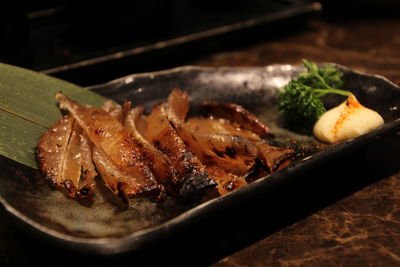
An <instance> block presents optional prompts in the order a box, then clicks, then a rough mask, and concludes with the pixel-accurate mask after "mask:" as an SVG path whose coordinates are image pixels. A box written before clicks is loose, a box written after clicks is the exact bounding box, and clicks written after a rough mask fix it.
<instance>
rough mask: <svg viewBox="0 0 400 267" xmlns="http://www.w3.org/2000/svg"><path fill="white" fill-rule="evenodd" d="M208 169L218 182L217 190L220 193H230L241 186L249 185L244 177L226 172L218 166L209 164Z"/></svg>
mask: <svg viewBox="0 0 400 267" xmlns="http://www.w3.org/2000/svg"><path fill="white" fill-rule="evenodd" d="M207 171H208V173H209V174H210V176H211V177H213V179H214V181H215V182H216V183H217V187H216V188H217V190H218V193H219V194H220V195H225V194H227V193H230V192H232V191H234V190H236V189H238V188H240V187H243V186H245V185H247V182H246V180H245V179H244V177H241V176H237V175H234V174H233V173H229V172H226V171H225V170H223V169H221V168H220V167H218V166H215V165H211V166H207Z"/></svg>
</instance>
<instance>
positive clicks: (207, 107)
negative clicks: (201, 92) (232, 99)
mask: <svg viewBox="0 0 400 267" xmlns="http://www.w3.org/2000/svg"><path fill="white" fill-rule="evenodd" d="M201 108H202V111H203V112H204V113H205V114H206V115H210V116H213V117H217V118H223V119H227V120H229V121H231V122H235V123H237V124H238V125H240V126H241V127H242V128H244V129H246V130H249V131H252V132H253V133H255V134H257V135H259V136H261V137H272V136H273V135H272V133H271V131H270V129H269V128H268V127H267V126H266V125H264V124H263V123H262V122H261V121H260V120H258V119H257V118H256V117H255V116H254V115H253V114H252V113H251V112H250V111H248V110H247V109H245V108H244V107H242V106H240V105H237V104H233V103H226V102H212V101H208V102H204V103H202V105H201Z"/></svg>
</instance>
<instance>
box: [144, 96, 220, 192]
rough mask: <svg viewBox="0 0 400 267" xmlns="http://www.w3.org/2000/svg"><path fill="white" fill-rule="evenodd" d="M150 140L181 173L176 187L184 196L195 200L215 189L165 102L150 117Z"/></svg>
mask: <svg viewBox="0 0 400 267" xmlns="http://www.w3.org/2000/svg"><path fill="white" fill-rule="evenodd" d="M146 138H147V140H148V141H149V142H150V143H151V144H152V145H154V146H155V147H156V148H157V149H158V150H160V151H161V152H162V153H164V154H165V155H166V156H167V157H168V158H169V159H170V161H171V163H172V165H173V167H174V168H175V170H176V172H177V175H176V178H177V180H176V181H174V187H175V188H176V189H175V190H176V191H177V192H178V195H179V196H180V197H182V198H190V197H192V196H194V197H195V195H199V194H200V193H201V192H203V191H204V189H206V188H208V187H210V186H214V183H213V182H212V180H211V179H210V178H209V176H208V174H207V172H206V170H205V167H204V165H203V164H202V163H201V161H200V160H199V159H198V158H197V157H196V156H195V155H194V154H193V153H192V152H191V151H190V150H189V149H188V148H187V146H186V145H185V144H184V142H183V141H182V139H181V138H180V137H179V135H178V134H177V132H176V130H175V128H174V127H173V124H171V123H170V121H169V119H168V117H167V114H166V110H165V107H164V104H163V103H161V104H159V105H157V106H155V107H154V108H153V110H152V112H151V113H150V115H149V116H148V117H147V133H146Z"/></svg>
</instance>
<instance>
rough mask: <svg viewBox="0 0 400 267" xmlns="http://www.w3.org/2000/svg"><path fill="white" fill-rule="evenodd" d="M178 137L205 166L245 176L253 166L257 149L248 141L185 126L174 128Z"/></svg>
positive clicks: (238, 137)
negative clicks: (215, 166)
mask: <svg viewBox="0 0 400 267" xmlns="http://www.w3.org/2000/svg"><path fill="white" fill-rule="evenodd" d="M176 130H177V132H178V134H179V136H180V137H181V138H182V140H183V141H184V142H185V143H186V144H187V145H188V146H189V147H190V149H191V151H193V153H194V154H196V155H197V156H198V157H199V158H200V160H201V161H202V162H203V163H204V164H206V165H210V164H211V165H214V164H215V165H217V166H219V167H220V168H223V169H224V170H226V171H229V172H232V173H234V174H236V175H245V174H246V173H247V172H248V171H249V170H250V169H251V168H252V167H253V166H254V164H255V161H254V159H255V158H257V155H258V152H259V149H258V147H257V146H256V145H254V144H253V143H252V142H250V141H249V140H248V139H246V138H243V137H240V136H233V135H229V134H205V133H203V132H202V131H201V130H198V129H193V128H190V127H188V126H187V125H184V124H182V125H180V126H178V127H177V128H176Z"/></svg>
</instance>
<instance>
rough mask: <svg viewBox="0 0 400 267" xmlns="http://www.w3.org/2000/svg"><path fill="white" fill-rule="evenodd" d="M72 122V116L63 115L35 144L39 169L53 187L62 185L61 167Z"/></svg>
mask: <svg viewBox="0 0 400 267" xmlns="http://www.w3.org/2000/svg"><path fill="white" fill-rule="evenodd" d="M73 124H74V118H73V117H72V116H71V115H65V116H64V117H62V118H61V119H59V120H58V121H57V122H56V123H55V124H54V125H52V126H51V127H50V128H49V129H48V130H47V131H46V132H45V133H44V134H43V135H42V136H41V137H40V139H39V142H38V144H37V146H36V151H35V154H36V160H37V162H38V166H39V169H40V170H41V171H42V172H43V174H44V176H45V178H46V180H47V181H48V182H49V183H50V184H51V185H52V186H54V187H62V186H63V185H64V179H63V168H64V162H65V158H66V152H67V147H68V142H69V139H70V137H71V134H72V127H73Z"/></svg>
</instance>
